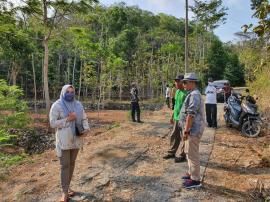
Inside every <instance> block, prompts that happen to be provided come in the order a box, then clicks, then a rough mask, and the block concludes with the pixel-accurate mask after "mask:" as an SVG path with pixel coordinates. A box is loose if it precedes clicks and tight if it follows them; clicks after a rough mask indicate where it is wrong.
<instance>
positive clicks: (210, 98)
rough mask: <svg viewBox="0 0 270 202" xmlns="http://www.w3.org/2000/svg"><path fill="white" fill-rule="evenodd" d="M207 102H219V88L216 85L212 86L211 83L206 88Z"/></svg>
mask: <svg viewBox="0 0 270 202" xmlns="http://www.w3.org/2000/svg"><path fill="white" fill-rule="evenodd" d="M205 95H206V99H205V103H206V104H217V89H216V88H215V86H212V85H211V84H208V86H207V87H206V89H205Z"/></svg>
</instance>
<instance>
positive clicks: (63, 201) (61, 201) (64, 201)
mask: <svg viewBox="0 0 270 202" xmlns="http://www.w3.org/2000/svg"><path fill="white" fill-rule="evenodd" d="M68 201H69V198H67V199H66V200H62V199H60V200H59V202H68Z"/></svg>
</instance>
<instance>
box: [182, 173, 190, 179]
mask: <svg viewBox="0 0 270 202" xmlns="http://www.w3.org/2000/svg"><path fill="white" fill-rule="evenodd" d="M182 180H190V174H189V173H186V175H184V176H182Z"/></svg>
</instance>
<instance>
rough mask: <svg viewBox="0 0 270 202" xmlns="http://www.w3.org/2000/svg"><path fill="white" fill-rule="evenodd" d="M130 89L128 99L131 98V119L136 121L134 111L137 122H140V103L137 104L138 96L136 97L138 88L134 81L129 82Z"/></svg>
mask: <svg viewBox="0 0 270 202" xmlns="http://www.w3.org/2000/svg"><path fill="white" fill-rule="evenodd" d="M131 87H132V88H131V90H130V99H131V117H132V121H133V122H136V119H135V113H136V115H137V122H138V123H142V121H141V118H140V113H141V111H140V105H139V97H138V89H137V86H136V83H134V82H133V83H132V84H131Z"/></svg>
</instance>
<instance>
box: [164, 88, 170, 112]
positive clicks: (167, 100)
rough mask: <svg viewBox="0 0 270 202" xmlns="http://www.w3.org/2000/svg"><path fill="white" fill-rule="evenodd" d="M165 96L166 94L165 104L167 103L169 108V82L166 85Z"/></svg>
mask: <svg viewBox="0 0 270 202" xmlns="http://www.w3.org/2000/svg"><path fill="white" fill-rule="evenodd" d="M165 96H166V104H167V107H168V108H170V97H171V89H170V86H169V84H167V85H166V92H165Z"/></svg>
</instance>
